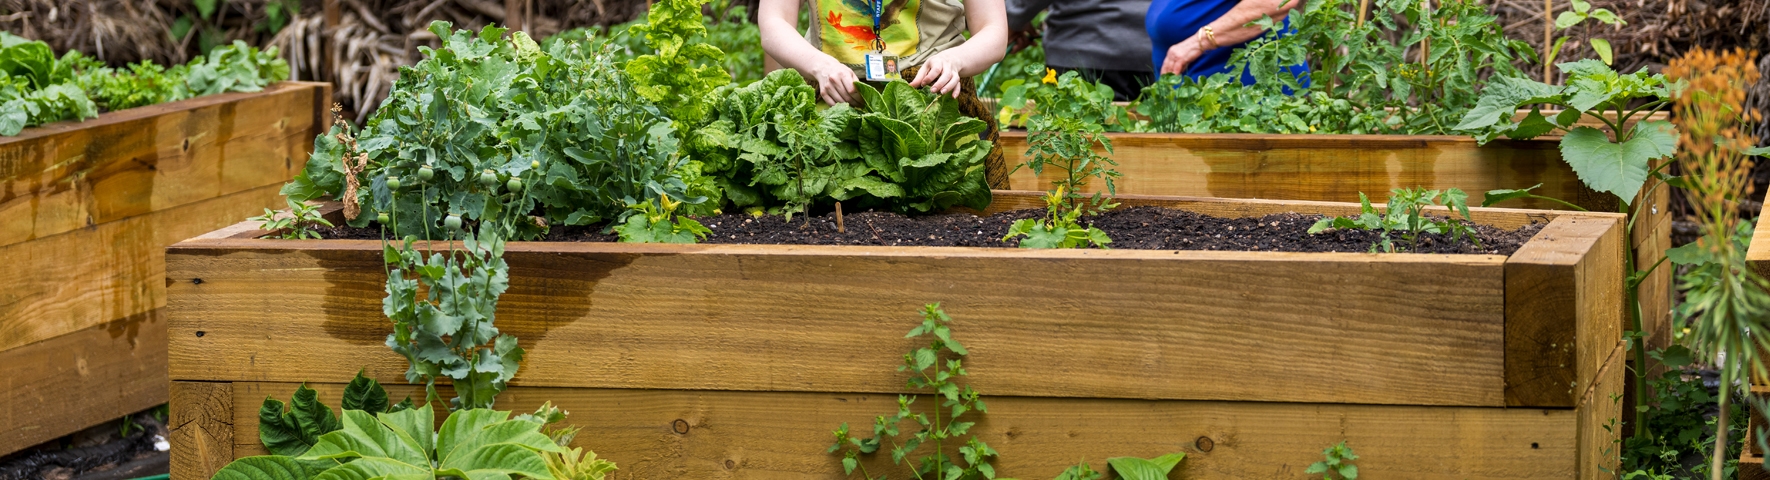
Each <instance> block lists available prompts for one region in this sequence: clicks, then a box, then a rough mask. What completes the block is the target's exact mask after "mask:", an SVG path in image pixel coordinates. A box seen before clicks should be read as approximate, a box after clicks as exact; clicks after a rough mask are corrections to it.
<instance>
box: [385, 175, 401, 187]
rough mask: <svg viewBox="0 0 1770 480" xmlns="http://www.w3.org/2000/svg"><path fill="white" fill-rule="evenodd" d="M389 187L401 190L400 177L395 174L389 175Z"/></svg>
mask: <svg viewBox="0 0 1770 480" xmlns="http://www.w3.org/2000/svg"><path fill="white" fill-rule="evenodd" d="M387 189H388V190H399V177H396V176H393V175H388V176H387Z"/></svg>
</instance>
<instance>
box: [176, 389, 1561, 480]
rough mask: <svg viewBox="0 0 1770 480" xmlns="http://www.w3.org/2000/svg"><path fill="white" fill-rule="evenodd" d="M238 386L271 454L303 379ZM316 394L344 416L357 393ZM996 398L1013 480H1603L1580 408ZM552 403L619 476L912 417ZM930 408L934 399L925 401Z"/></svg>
mask: <svg viewBox="0 0 1770 480" xmlns="http://www.w3.org/2000/svg"><path fill="white" fill-rule="evenodd" d="M882 374H889V372H882ZM231 385H232V392H233V394H234V397H233V401H232V404H233V411H232V414H233V420H232V422H233V425H232V427H233V433H232V435H231V437H232V439H233V446H232V449H233V452H234V454H235V456H247V455H253V454H261V453H263V450H262V447H261V446H260V445H259V443H258V441H257V440H258V438H257V435H256V432H257V420H258V408H259V405H260V403H261V402H262V401H263V400H264V399H265V398H266V397H271V398H276V399H281V400H287V399H288V398H289V396H290V395H291V393H292V392H293V391H294V389H295V386H296V384H292V383H249V382H239V383H233V384H231ZM308 385H309V386H310V387H312V388H314V389H315V390H317V391H318V392H319V394H320V399H321V401H322V402H324V403H326V404H328V405H333V406H336V405H338V399H339V396H340V395H341V393H340V392H341V390H342V388H343V385H342V384H339V383H309V384H308ZM386 387H387V388H388V390H389V394H390V396H392V397H393V398H395V399H398V398H404V397H406V396H408V395H417V396H421V394H422V386H412V385H386ZM442 395H443V396H445V397H447V396H449V395H451V394H450V393H448V392H447V391H446V389H445V391H444V393H442ZM417 396H415V397H414V398H417ZM985 400H986V402H987V403H988V405H989V413H988V414H986V415H984V416H983V417H982V418H981V419H980V420H979V422H978V423H977V424H976V425H975V426H974V427H972V429H971V434H973V435H976V436H977V437H978V439H979V440H982V441H984V442H985V443H987V444H989V445H990V446H991V447H992V448H994V449H995V450H997V451H998V452H999V453H1000V457H999V459H998V461H997V462H995V464H994V465H995V468H996V470H997V473H998V476H1000V477H1004V478H1006V477H1019V478H1048V477H1050V476H1052V475H1055V474H1056V473H1057V472H1059V471H1061V470H1062V469H1064V468H1065V467H1067V466H1069V465H1074V464H1075V463H1076V462H1077V461H1081V460H1085V461H1088V462H1090V463H1091V464H1092V465H1093V467H1094V468H1095V469H1096V470H1102V471H1103V470H1104V469H1105V462H1104V460H1105V459H1106V458H1109V457H1115V456H1138V457H1144V458H1149V457H1154V456H1157V455H1162V454H1166V453H1174V452H1181V453H1185V454H1186V456H1187V457H1186V459H1185V460H1184V461H1182V462H1181V464H1180V468H1179V469H1178V470H1177V472H1178V473H1177V475H1178V478H1187V479H1195V480H1203V479H1229V478H1304V475H1303V470H1305V469H1306V468H1307V467H1308V466H1309V464H1311V463H1313V462H1317V461H1320V460H1321V454H1320V451H1321V449H1322V448H1326V447H1328V446H1332V445H1334V444H1336V443H1339V442H1341V441H1346V442H1347V443H1348V444H1349V445H1351V446H1352V447H1353V448H1355V449H1357V452H1358V454H1359V456H1360V460H1359V461H1358V462H1357V464H1358V465H1359V469H1360V473H1361V474H1363V475H1362V476H1364V477H1368V478H1409V479H1537V478H1544V479H1548V478H1553V479H1566V478H1573V477H1576V476H1586V475H1581V473H1582V472H1584V471H1589V470H1595V468H1592V467H1590V466H1586V465H1581V464H1579V460H1578V458H1577V457H1578V453H1579V452H1578V448H1579V447H1578V439H1577V436H1578V432H1576V431H1575V429H1576V428H1578V427H1577V421H1576V419H1575V412H1573V411H1571V410H1562V409H1549V410H1539V409H1515V408H1514V409H1505V408H1468V407H1376V406H1358V405H1317V404H1287V403H1260V402H1221V401H1148V400H1077V399H1050V398H1034V397H985ZM542 402H552V403H553V404H554V405H556V406H559V407H561V408H563V409H565V410H566V411H569V412H571V416H570V417H568V418H567V420H566V423H567V424H570V425H572V426H577V427H582V429H583V430H582V431H581V433H580V434H579V435H578V436H577V437H576V439H575V440H574V441H573V444H572V446H574V447H583V448H586V449H587V450H591V451H594V452H596V453H597V454H598V455H599V456H600V457H602V458H608V459H612V460H614V461H615V462H616V463H617V464H618V465H619V468H620V470H618V471H617V473H618V474H619V475H618V476H619V478H646V479H675V478H683V479H688V478H693V479H827V478H838V477H840V476H841V468H842V467H841V464H840V459H841V457H840V456H839V455H835V454H830V453H826V451H825V450H826V448H827V447H828V446H829V445H830V444H831V443H832V441H833V437H831V430H833V429H835V428H836V427H837V426H839V425H841V424H843V423H847V424H848V426H849V427H850V429H851V431H855V432H857V434H858V435H860V436H862V437H869V436H871V432H870V430H871V429H870V428H869V425H870V424H871V419H872V418H873V417H874V416H875V415H882V414H889V413H891V412H892V411H894V410H895V409H896V398H895V396H891V395H868V394H848V393H780V392H708V391H656V390H622V389H574V388H523V387H516V388H511V389H510V390H507V391H506V392H505V393H504V394H503V395H501V396H500V397H499V399H498V406H497V408H498V409H499V410H510V411H513V412H526V411H530V410H532V409H534V408H536V407H537V406H539V405H540V404H541V403H542ZM928 402H929V399H928V398H926V396H924V398H922V399H921V401H919V402H917V403H916V405H929V403H928ZM438 416H439V420H440V417H441V416H442V413H441V412H438ZM906 428H907V427H906ZM955 443H956V442H955ZM181 447H182V446H181V445H177V444H175V445H174V450H175V451H176V450H178V449H180V448H181ZM948 448H955V447H954V446H952V445H949V446H948ZM922 451H924V452H926V451H927V449H924V450H922ZM863 464H864V465H866V467H867V468H868V471H869V473H871V474H872V475H875V476H876V475H881V474H887V475H889V476H891V477H892V478H899V477H906V478H907V477H908V475H907V473H908V472H907V471H906V470H903V469H901V468H900V467H894V466H892V465H891V462H890V460H889V455H888V454H887V453H884V452H881V453H879V454H877V455H870V456H867V457H865V458H863ZM1586 477H1587V478H1595V477H1596V476H1595V475H1591V476H1586Z"/></svg>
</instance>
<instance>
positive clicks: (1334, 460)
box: [1303, 441, 1358, 480]
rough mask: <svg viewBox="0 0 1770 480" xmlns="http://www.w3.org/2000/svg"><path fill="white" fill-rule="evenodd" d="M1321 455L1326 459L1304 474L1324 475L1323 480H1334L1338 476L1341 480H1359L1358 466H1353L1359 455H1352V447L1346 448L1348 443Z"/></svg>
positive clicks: (1325, 451) (1310, 466) (1311, 466)
mask: <svg viewBox="0 0 1770 480" xmlns="http://www.w3.org/2000/svg"><path fill="white" fill-rule="evenodd" d="M1321 455H1322V456H1323V457H1326V459H1325V460H1322V461H1319V462H1315V463H1314V464H1311V465H1309V469H1308V470H1304V471H1303V473H1319V474H1322V475H1321V478H1322V480H1334V478H1335V477H1336V476H1338V477H1339V478H1340V479H1341V480H1358V466H1357V465H1353V464H1352V461H1353V460H1357V459H1358V455H1356V454H1354V453H1352V447H1348V446H1346V442H1344V441H1341V442H1340V444H1339V445H1334V446H1332V447H1328V448H1327V449H1325V450H1322V451H1321Z"/></svg>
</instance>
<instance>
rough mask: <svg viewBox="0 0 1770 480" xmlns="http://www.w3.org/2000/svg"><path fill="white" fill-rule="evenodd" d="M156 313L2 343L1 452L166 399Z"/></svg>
mask: <svg viewBox="0 0 1770 480" xmlns="http://www.w3.org/2000/svg"><path fill="white" fill-rule="evenodd" d="M159 313H160V312H159V311H157V310H156V311H150V312H147V313H145V314H142V315H138V316H135V317H131V318H127V319H122V320H118V321H115V322H111V323H108V324H104V325H98V326H94V327H91V328H87V329H85V330H80V331H78V332H74V333H70V334H67V335H62V336H59V337H55V338H52V339H49V340H45V341H42V342H37V343H33V344H30V345H26V346H23V347H18V348H13V349H10V350H0V370H3V371H4V374H0V387H4V388H0V405H5V406H6V408H3V409H0V454H5V453H11V452H16V451H19V450H22V449H24V448H26V447H30V446H33V445H37V444H39V443H43V442H47V441H50V440H54V439H55V438H58V437H61V436H63V435H67V434H71V433H74V432H77V431H80V430H82V429H85V428H86V427H89V426H92V425H97V424H100V423H104V422H106V421H111V420H116V419H118V418H121V417H122V416H124V415H128V414H130V413H134V412H139V411H142V410H147V409H149V408H153V406H155V405H159V404H162V403H166V322H165V320H164V319H163V318H161V315H160V314H159Z"/></svg>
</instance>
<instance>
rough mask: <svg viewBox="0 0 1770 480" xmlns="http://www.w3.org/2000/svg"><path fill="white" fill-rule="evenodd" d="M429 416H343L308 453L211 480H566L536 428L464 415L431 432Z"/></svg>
mask: <svg viewBox="0 0 1770 480" xmlns="http://www.w3.org/2000/svg"><path fill="white" fill-rule="evenodd" d="M435 415H436V414H435V413H434V412H432V411H431V408H430V405H429V404H425V405H424V406H421V407H419V408H416V409H411V410H403V411H399V412H391V413H387V412H383V413H369V412H365V411H361V410H345V411H344V415H343V417H342V422H341V424H342V425H341V428H340V429H338V430H336V431H333V432H331V433H327V434H324V435H321V436H320V437H319V440H318V442H317V443H315V444H314V445H313V447H312V448H310V449H308V450H307V452H306V453H303V454H301V455H298V456H289V455H265V456H255V457H246V458H242V459H239V460H235V461H234V462H233V463H230V464H228V465H227V466H226V467H224V468H222V469H221V471H219V472H217V473H216V474H215V476H214V477H213V478H215V479H217V480H284V479H287V480H305V479H310V478H328V479H330V478H365V479H366V478H401V479H433V478H434V479H441V478H511V477H521V478H531V479H556V478H565V477H556V476H554V475H553V472H552V471H551V470H549V468H548V462H547V460H546V457H545V456H544V454H567V453H570V451H567V450H565V449H564V448H562V447H560V446H559V445H558V444H557V443H556V441H555V440H554V439H553V438H550V437H548V436H547V435H545V434H543V433H541V428H542V427H543V425H542V424H541V423H539V422H536V421H533V420H528V419H521V418H518V419H511V418H510V412H500V411H494V410H489V409H470V410H459V411H456V412H454V413H451V414H449V417H448V419H447V420H444V421H443V424H442V428H441V429H440V430H437V429H433V428H432V425H434V422H435V421H436V420H435V419H436V416H435ZM579 478H582V477H579ZM588 478H595V477H588Z"/></svg>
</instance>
